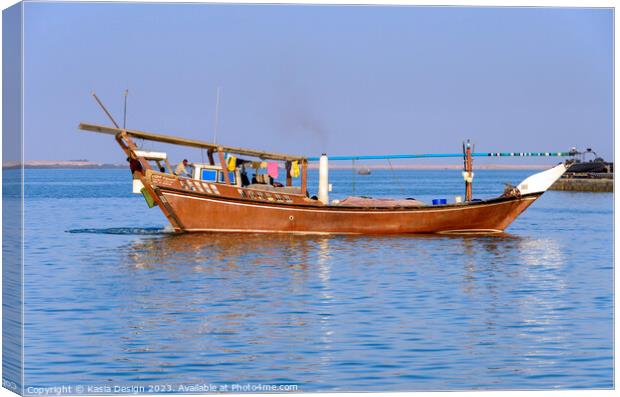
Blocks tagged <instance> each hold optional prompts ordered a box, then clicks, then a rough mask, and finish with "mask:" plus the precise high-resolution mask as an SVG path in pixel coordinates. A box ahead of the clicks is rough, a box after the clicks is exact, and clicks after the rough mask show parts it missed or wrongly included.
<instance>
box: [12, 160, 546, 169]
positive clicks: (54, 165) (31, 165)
mask: <svg viewBox="0 0 620 397" xmlns="http://www.w3.org/2000/svg"><path fill="white" fill-rule="evenodd" d="M23 166H24V169H122V168H128V166H127V164H110V163H95V162H91V161H52V160H31V161H25V162H24V164H23ZM20 167H21V164H20V163H18V162H6V163H4V164H2V169H16V168H20ZM550 167H551V166H550V165H549V164H519V165H516V164H480V165H477V166H474V169H477V170H543V169H547V168H550ZM309 168H310V169H318V164H310V167H309ZM329 168H330V169H334V170H350V169H351V166H350V165H348V166H347V165H343V164H330V167H329ZM355 169H357V170H360V169H369V170H371V171H372V170H390V169H394V170H460V169H462V165H459V164H427V165H422V164H397V165H393V166H389V165H385V164H374V165H373V164H369V165H358V166H356V167H355Z"/></svg>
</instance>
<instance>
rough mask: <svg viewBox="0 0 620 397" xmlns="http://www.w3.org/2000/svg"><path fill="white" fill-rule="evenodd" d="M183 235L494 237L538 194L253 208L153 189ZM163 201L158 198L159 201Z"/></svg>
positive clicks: (226, 200) (248, 204)
mask: <svg viewBox="0 0 620 397" xmlns="http://www.w3.org/2000/svg"><path fill="white" fill-rule="evenodd" d="M157 194H158V195H159V197H160V200H162V202H163V203H164V204H165V206H166V208H167V210H169V211H171V213H172V216H173V218H174V219H175V220H176V222H175V223H176V225H174V224H173V226H174V227H175V229H177V230H178V231H184V232H261V233H315V234H399V233H498V232H502V231H503V230H504V229H505V228H506V227H508V225H510V223H512V221H513V220H514V219H515V218H516V217H517V216H519V214H521V213H522V212H523V211H524V210H525V209H526V208H527V207H529V206H530V205H531V204H532V203H533V202H534V201H535V200H536V199H537V198H538V197H540V195H541V194H542V193H536V194H530V195H526V196H521V197H506V198H497V199H494V200H489V201H482V202H474V203H465V204H455V205H445V206H436V207H430V206H426V207H417V208H374V209H373V208H344V207H338V206H321V207H317V206H311V205H290V204H289V205H287V204H279V203H258V202H251V201H244V200H235V199H229V198H224V197H213V196H208V195H202V194H195V193H188V192H184V191H178V190H169V189H158V190H157ZM162 197H163V199H162Z"/></svg>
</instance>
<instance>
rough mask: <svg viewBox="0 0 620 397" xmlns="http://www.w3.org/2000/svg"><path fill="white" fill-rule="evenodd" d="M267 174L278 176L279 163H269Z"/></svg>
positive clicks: (273, 176)
mask: <svg viewBox="0 0 620 397" xmlns="http://www.w3.org/2000/svg"><path fill="white" fill-rule="evenodd" d="M267 174H269V176H270V177H272V178H274V179H275V178H277V177H278V163H267Z"/></svg>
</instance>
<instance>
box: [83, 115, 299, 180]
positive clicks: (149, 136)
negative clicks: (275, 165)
mask: <svg viewBox="0 0 620 397" xmlns="http://www.w3.org/2000/svg"><path fill="white" fill-rule="evenodd" d="M78 128H79V129H81V130H83V131H92V132H100V133H102V134H110V135H114V136H116V137H117V140H118V137H119V136H120V135H119V134H121V135H122V134H124V135H126V136H129V137H134V138H140V139H145V140H148V141H154V142H162V143H169V144H172V145H179V146H189V147H195V148H200V149H207V150H208V153H209V161H210V163H211V164H213V158H212V157H213V152H218V157H219V160H220V163H221V164H222V168H225V164H224V152H228V153H234V154H240V155H243V156H252V157H258V158H260V159H262V160H278V161H287V162H288V161H298V162H299V165H300V168H301V191H302V192H305V191H306V189H307V184H308V178H307V173H308V160H307V158H306V157H303V156H294V155H289V154H282V153H273V152H265V151H259V150H251V149H243V148H238V147H233V146H223V145H217V144H214V143H209V142H204V141H199V140H196V139H187V138H179V137H176V136H171V135H163V134H155V133H152V132H145V131H138V130H127V129H122V128H114V127H108V126H104V125H97V124H88V123H80V125H79V126H78ZM287 174H288V172H287ZM224 179H225V182H226V184H230V181H229V179H228V174H227V173H224ZM289 185H290V183H289V180H288V177H287V186H289Z"/></svg>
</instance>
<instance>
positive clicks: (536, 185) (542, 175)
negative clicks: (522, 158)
mask: <svg viewBox="0 0 620 397" xmlns="http://www.w3.org/2000/svg"><path fill="white" fill-rule="evenodd" d="M569 166H570V164H566V163H562V164H558V165H556V166H555V167H553V168H550V169H548V170H546V171H543V172H539V173H537V174H534V175H531V176H529V177H527V178H525V180H524V181H523V182H521V183H520V184H519V185H518V186H517V189H519V193H521V195H526V194H532V193H544V192H546V191H547V189H549V188H550V187H551V185H553V183H554V182H555V181H557V180H558V179H559V178H560V177H561V176H562V175H563V174H564V173H565V172H566V170H567V169H568V167H569Z"/></svg>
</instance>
